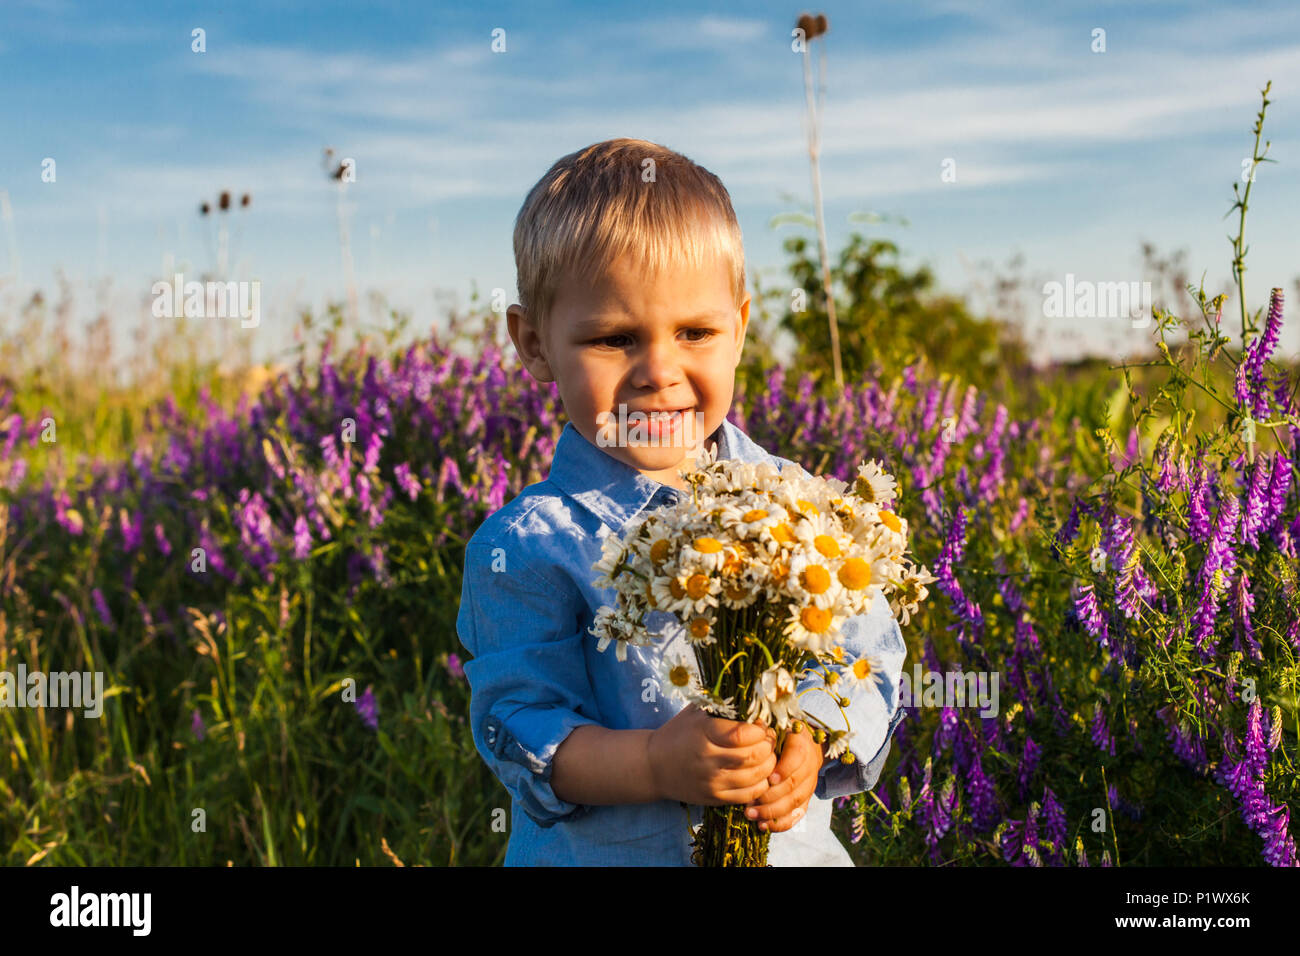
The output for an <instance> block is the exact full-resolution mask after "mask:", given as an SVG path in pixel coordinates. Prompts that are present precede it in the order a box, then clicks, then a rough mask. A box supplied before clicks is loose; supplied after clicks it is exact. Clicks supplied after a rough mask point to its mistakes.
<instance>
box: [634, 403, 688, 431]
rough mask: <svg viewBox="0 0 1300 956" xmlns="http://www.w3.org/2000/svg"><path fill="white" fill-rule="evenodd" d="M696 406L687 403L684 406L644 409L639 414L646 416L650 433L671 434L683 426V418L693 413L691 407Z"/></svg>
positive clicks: (647, 429) (647, 428)
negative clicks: (653, 409)
mask: <svg viewBox="0 0 1300 956" xmlns="http://www.w3.org/2000/svg"><path fill="white" fill-rule="evenodd" d="M694 407H695V406H694V405H687V406H685V407H683V408H673V409H662V410H655V411H644V412H640V413H639V414H641V415H644V416H645V418H646V431H647V432H648V433H649V434H651V435H663V434H671V433H673V432H676V431H678V430H679V429H680V428H681V426H682V421H683V419H685V417H686V416H687V415H689V414H690V413H691V409H693V408H694Z"/></svg>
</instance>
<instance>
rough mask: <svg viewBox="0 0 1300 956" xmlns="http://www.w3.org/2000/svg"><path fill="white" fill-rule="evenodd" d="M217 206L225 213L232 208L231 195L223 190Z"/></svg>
mask: <svg viewBox="0 0 1300 956" xmlns="http://www.w3.org/2000/svg"><path fill="white" fill-rule="evenodd" d="M217 206H218V207H219V208H220V209H221V211H222V212H225V211H226V210H227V209H229V208H230V193H228V192H226V191H225V190H224V189H223V190H222V191H221V198H220V199H218V200H217Z"/></svg>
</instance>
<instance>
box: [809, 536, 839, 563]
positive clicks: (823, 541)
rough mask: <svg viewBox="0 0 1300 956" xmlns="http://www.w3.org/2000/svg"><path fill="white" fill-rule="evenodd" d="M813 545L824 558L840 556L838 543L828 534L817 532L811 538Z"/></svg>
mask: <svg viewBox="0 0 1300 956" xmlns="http://www.w3.org/2000/svg"><path fill="white" fill-rule="evenodd" d="M813 547H814V548H816V549H817V553H818V554H820V555H821V556H822V557H824V558H838V557H839V556H840V543H839V542H838V541H836V540H835V539H834V538H832V537H831V536H830V535H828V534H819V535H817V537H815V538H813Z"/></svg>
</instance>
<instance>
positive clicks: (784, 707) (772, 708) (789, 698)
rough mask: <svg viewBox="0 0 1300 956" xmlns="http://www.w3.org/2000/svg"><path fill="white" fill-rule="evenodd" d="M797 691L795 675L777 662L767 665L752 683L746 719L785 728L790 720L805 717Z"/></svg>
mask: <svg viewBox="0 0 1300 956" xmlns="http://www.w3.org/2000/svg"><path fill="white" fill-rule="evenodd" d="M796 691H797V688H796V685H795V680H794V677H793V676H792V675H791V674H790V672H789V671H788V670H786V669H785V668H784V667H782V666H780V665H779V664H778V665H776V666H774V667H769V668H768V669H767V670H765V671H763V673H762V674H761V675H759V678H758V680H757V681H755V682H754V698H753V700H751V701H750V703H749V712H748V713H747V714H746V715H745V719H746V720H747V721H749V722H751V723H754V722H758V723H761V724H764V725H766V726H769V727H771V726H773V725H775V726H777V727H780V728H781V729H782V730H785V729H788V728H789V726H790V722H791V721H792V720H796V719H798V718H801V717H803V716H804V714H803V711H802V710H801V709H800V708H799V697H798V694H797V692H796Z"/></svg>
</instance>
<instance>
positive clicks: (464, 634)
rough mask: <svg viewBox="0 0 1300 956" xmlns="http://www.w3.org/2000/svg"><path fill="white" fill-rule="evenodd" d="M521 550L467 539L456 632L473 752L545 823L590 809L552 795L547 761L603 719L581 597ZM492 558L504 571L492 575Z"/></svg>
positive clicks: (549, 768) (541, 823) (539, 820)
mask: <svg viewBox="0 0 1300 956" xmlns="http://www.w3.org/2000/svg"><path fill="white" fill-rule="evenodd" d="M519 552H520V548H519V547H512V548H505V549H498V548H495V547H493V545H492V543H491V542H490V541H486V542H481V543H480V542H476V541H474V540H472V539H471V541H470V542H469V545H468V546H467V548H466V553H465V575H464V579H463V583H462V585H461V596H460V611H459V613H458V615H457V618H456V631H457V634H458V635H459V637H460V642H461V644H462V645H463V646H464V647H465V649H466V650H467V651H468V652H469V653H470V654H471V655H473V656H472V658H471V659H470V660H467V661H466V662H465V663H464V665H463V666H464V670H465V678H466V680H467V681H468V682H469V686H470V706H469V711H470V723H471V731H472V734H473V737H474V746H475V747H476V748H477V749H478V752H479V754H480V755H481V756H482V757H483V760H484V762H486V763H487V765H488V768H489V769H490V770H491V771H492V772H493V773H494V774H495V775H496V777H497V779H498V780H500V781H501V783H502V785H503V786H504V787H505V788H506V790H507V791H508V792H509V793H510V796H511V797H512V798H513V799H514V801H515V802H516V803H518V805H519V807H520V808H521V809H522V810H523V811H524V812H525V813H527V814H528V816H529V817H531V818H532V819H533V820H534V821H535V822H536V823H537V825H538V826H541V827H550V826H554V825H555V824H556V823H558V822H559V821H561V820H566V819H573V818H576V817H579V816H582V815H585V814H586V813H588V812H590V809H591V808H590V807H588V806H584V805H581V804H575V803H569V802H567V801H565V800H561V799H560V798H559V797H558V796H556V794H555V791H554V790H553V789H552V788H551V783H550V780H551V764H552V760H553V759H554V757H555V752H556V750H558V749H559V746H560V744H561V743H563V742H564V739H565V738H566V737H567V736H568V735H569V734H570V732H572V731H573V729H574V728H575V727H580V726H582V725H583V724H599V720H598V719H597V717H598V714H597V713H596V705H595V694H594V693H593V692H592V688H591V681H590V678H589V676H588V673H587V664H586V659H585V657H584V653H583V642H584V641H585V640H586V635H585V634H584V629H583V627H582V624H581V620H582V618H581V607H580V606H579V604H578V600H579V595H578V592H577V590H576V588H575V586H574V585H573V583H572V582H567V581H558V580H551V579H550V578H551V577H552V576H549V575H547V574H546V569H545V568H540V567H528V566H526V565H524V564H523V563H522V560H521V559H522V558H523V555H521V554H520V553H519ZM501 558H504V562H502V561H501V560H500V559H501ZM494 559H496V560H497V564H498V565H501V564H503V563H504V565H505V566H504V567H502V569H501V570H499V571H494V570H493V562H494ZM566 585H567V587H566Z"/></svg>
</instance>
